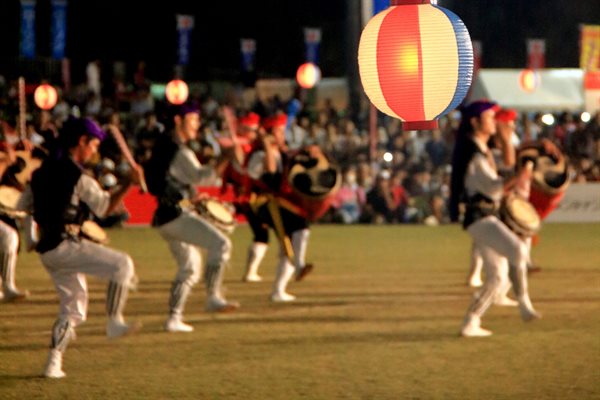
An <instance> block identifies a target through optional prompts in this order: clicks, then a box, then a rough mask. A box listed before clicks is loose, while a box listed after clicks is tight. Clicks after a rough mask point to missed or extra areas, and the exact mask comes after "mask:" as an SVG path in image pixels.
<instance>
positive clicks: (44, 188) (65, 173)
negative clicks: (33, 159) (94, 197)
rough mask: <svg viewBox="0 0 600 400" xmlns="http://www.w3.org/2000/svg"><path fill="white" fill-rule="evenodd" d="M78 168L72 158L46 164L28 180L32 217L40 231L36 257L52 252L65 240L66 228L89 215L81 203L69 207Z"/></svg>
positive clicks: (80, 221)
mask: <svg viewBox="0 0 600 400" xmlns="http://www.w3.org/2000/svg"><path fill="white" fill-rule="evenodd" d="M82 173H83V172H82V170H81V167H80V166H79V165H77V164H76V163H75V162H74V161H73V160H72V159H71V158H69V157H64V158H61V159H58V160H50V159H49V160H46V161H44V163H43V164H42V166H41V167H40V168H39V169H38V170H37V171H35V172H34V174H33V177H32V180H31V191H32V193H33V204H34V212H33V217H34V219H35V221H36V222H37V224H38V226H39V229H40V241H39V243H38V245H37V247H36V250H37V251H38V252H39V253H44V252H46V251H49V250H52V249H54V248H55V247H57V246H58V245H59V244H60V243H61V242H62V241H63V240H64V239H65V238H66V236H65V235H66V229H65V225H68V224H77V225H81V224H82V223H83V221H85V219H87V217H88V215H89V210H88V208H87V206H86V205H85V204H84V203H81V202H80V203H79V204H77V205H74V204H71V197H72V195H73V191H74V190H75V185H77V182H78V181H79V178H80V177H81V174H82Z"/></svg>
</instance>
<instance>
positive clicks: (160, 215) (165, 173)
mask: <svg viewBox="0 0 600 400" xmlns="http://www.w3.org/2000/svg"><path fill="white" fill-rule="evenodd" d="M173 120H174V123H175V127H174V131H173V134H172V135H163V136H161V137H160V138H159V139H158V141H157V142H156V145H155V148H154V151H153V153H152V157H151V158H150V160H149V161H148V162H147V163H146V164H145V171H146V175H147V178H148V179H147V184H148V189H149V191H150V192H151V193H152V194H153V195H154V196H155V197H156V199H157V202H158V208H157V209H156V212H155V214H154V218H153V221H152V225H153V226H154V227H156V228H157V229H158V231H159V233H160V235H161V236H162V237H163V239H165V240H166V242H167V244H168V246H169V249H170V251H171V254H172V255H173V257H174V258H175V260H176V262H177V266H178V271H177V274H176V276H175V280H174V281H173V284H172V286H171V292H170V298H169V317H168V318H167V321H166V322H165V330H166V331H168V332H191V331H193V330H194V328H193V326H191V325H189V324H186V323H185V322H183V311H184V307H185V304H186V301H187V299H188V297H189V295H190V293H191V291H192V287H193V286H194V285H196V283H198V281H199V280H200V271H201V264H202V259H201V253H200V248H204V249H206V250H207V259H206V268H205V283H206V291H207V299H206V307H205V309H206V311H208V312H227V311H233V310H235V309H237V308H239V304H238V303H236V302H230V301H227V300H226V299H225V296H224V294H223V291H222V283H223V275H224V270H225V267H226V265H227V263H228V261H229V259H230V257H231V250H232V244H231V240H230V239H229V237H228V236H227V235H226V234H225V233H223V232H221V231H220V230H219V229H218V228H217V227H216V226H215V225H214V224H212V223H211V222H209V221H208V220H207V219H205V218H204V217H201V216H200V215H199V214H198V213H197V212H196V211H195V210H194V209H190V208H188V207H185V206H183V205H182V200H184V201H188V202H191V203H192V204H194V203H197V202H199V201H201V200H203V199H204V198H205V197H206V196H204V195H202V194H201V195H197V194H196V189H195V186H196V185H198V184H200V183H201V182H202V181H204V180H205V179H213V178H214V177H215V175H221V173H222V172H223V170H224V169H225V167H226V166H227V163H228V162H229V160H228V159H226V158H223V159H221V160H220V161H219V163H218V164H217V166H216V167H214V168H213V167H211V166H203V165H202V164H200V162H199V161H198V159H197V158H196V155H195V154H194V151H193V150H192V149H191V148H190V147H189V145H188V144H189V143H190V141H193V140H196V139H197V138H198V132H199V130H200V110H199V108H198V107H197V106H196V105H195V104H191V103H186V104H183V105H182V106H179V108H178V111H177V114H176V115H175V116H174V117H173Z"/></svg>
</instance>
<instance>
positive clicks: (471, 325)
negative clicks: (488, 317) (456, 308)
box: [460, 315, 492, 338]
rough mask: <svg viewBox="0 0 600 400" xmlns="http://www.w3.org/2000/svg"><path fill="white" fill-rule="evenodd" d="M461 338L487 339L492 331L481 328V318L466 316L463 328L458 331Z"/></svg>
mask: <svg viewBox="0 0 600 400" xmlns="http://www.w3.org/2000/svg"><path fill="white" fill-rule="evenodd" d="M460 335H461V336H463V337H467V338H469V337H487V336H492V331H489V330H487V329H483V328H482V327H481V318H479V317H477V316H473V315H467V317H466V318H465V322H464V324H463V327H462V328H461V330H460Z"/></svg>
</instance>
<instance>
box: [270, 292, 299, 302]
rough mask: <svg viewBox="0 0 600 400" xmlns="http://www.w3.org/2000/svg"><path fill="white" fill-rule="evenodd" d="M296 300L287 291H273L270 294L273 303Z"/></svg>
mask: <svg viewBox="0 0 600 400" xmlns="http://www.w3.org/2000/svg"><path fill="white" fill-rule="evenodd" d="M294 300H296V296H294V295H292V294H289V293H287V292H275V293H273V294H271V301H272V302H273V303H289V302H292V301H294Z"/></svg>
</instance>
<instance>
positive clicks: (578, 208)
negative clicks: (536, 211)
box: [545, 183, 600, 222]
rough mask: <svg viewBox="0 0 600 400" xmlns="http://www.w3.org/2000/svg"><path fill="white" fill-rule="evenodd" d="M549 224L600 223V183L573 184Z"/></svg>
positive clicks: (549, 218)
mask: <svg viewBox="0 0 600 400" xmlns="http://www.w3.org/2000/svg"><path fill="white" fill-rule="evenodd" d="M545 221H547V222H600V183H573V184H571V185H570V186H569V188H568V189H567V192H566V193H565V197H563V199H562V201H561V202H560V204H559V206H558V207H557V208H556V210H554V211H553V212H552V213H550V215H549V216H548V218H546V220H545Z"/></svg>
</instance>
